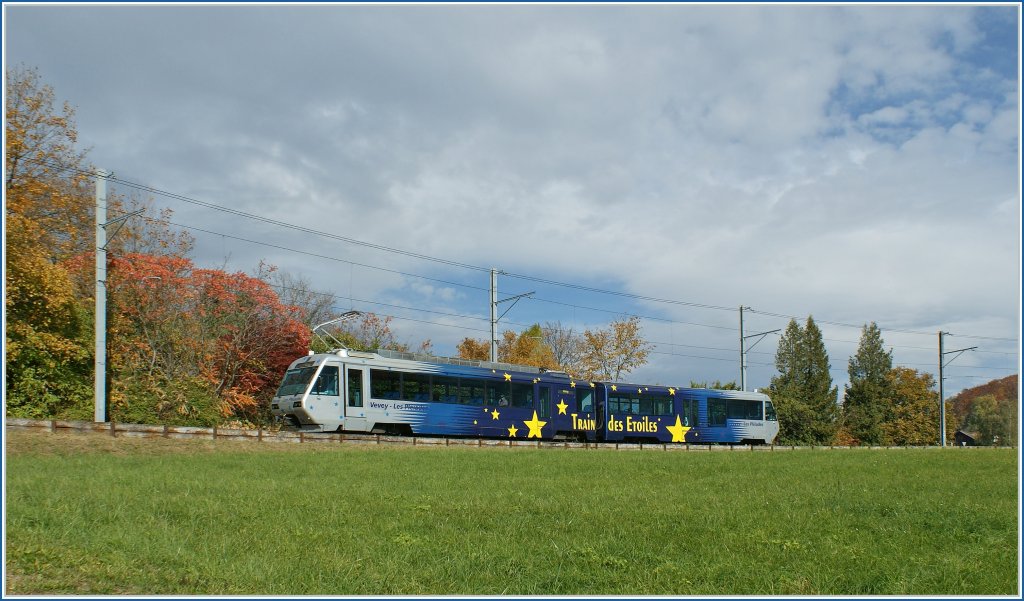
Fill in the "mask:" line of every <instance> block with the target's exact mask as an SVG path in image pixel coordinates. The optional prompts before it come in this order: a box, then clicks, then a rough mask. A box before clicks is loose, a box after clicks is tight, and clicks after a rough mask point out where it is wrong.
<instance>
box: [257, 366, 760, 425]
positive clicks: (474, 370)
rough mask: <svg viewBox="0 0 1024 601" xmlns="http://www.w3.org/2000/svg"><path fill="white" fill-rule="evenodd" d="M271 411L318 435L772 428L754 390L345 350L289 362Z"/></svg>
mask: <svg viewBox="0 0 1024 601" xmlns="http://www.w3.org/2000/svg"><path fill="white" fill-rule="evenodd" d="M755 405H756V406H757V407H759V408H760V409H757V410H755V409H756V408H755ZM271 410H272V412H273V414H274V415H275V416H277V417H278V418H280V419H282V420H286V421H288V422H290V423H291V424H292V425H293V426H295V427H296V428H299V429H302V430H308V431H321V432H333V431H353V432H375V433H385V434H413V435H441V436H472V437H488V438H511V439H537V440H541V439H548V440H550V439H565V440H570V439H571V440H587V441H598V440H608V441H619V440H627V441H628V440H640V441H660V442H691V443H692V442H750V443H757V442H767V443H771V441H772V440H774V438H775V434H776V433H777V432H778V422H777V421H775V417H774V409H772V408H771V401H768V400H767V397H765V396H764V395H759V394H757V393H735V392H726V391H711V390H703V389H697V390H694V389H676V388H671V387H663V386H638V385H635V384H616V383H603V382H582V381H576V380H575V379H573V378H570V377H569V376H567V375H566V374H564V373H562V372H556V371H545V370H540V369H537V368H534V367H526V366H515V365H508V364H501V363H489V362H485V361H465V360H460V359H444V358H436V357H429V358H428V357H419V356H415V355H410V354H407V353H396V352H392V351H378V352H376V353H371V352H361V351H353V350H348V349H341V350H338V351H335V352H332V353H323V354H315V355H309V356H307V357H303V358H301V359H298V360H296V361H294V362H293V363H292V364H291V366H290V367H289V369H288V371H287V373H286V374H285V376H284V379H283V381H282V383H281V386H280V388H279V389H278V391H277V394H276V395H275V396H274V399H273V401H272V404H271ZM723 412H724V413H723ZM741 414H742V415H741ZM723 415H724V416H725V417H724V418H722V419H720V418H721V416H723ZM756 416H759V417H756ZM755 417H756V419H755ZM723 420H724V421H723ZM772 426H774V429H773V428H772Z"/></svg>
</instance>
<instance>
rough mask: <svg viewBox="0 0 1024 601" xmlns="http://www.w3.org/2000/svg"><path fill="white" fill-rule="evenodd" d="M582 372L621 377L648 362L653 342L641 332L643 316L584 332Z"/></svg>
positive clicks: (588, 376) (600, 377)
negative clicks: (648, 340) (646, 339)
mask: <svg viewBox="0 0 1024 601" xmlns="http://www.w3.org/2000/svg"><path fill="white" fill-rule="evenodd" d="M583 340H584V343H583V351H582V357H581V363H580V368H579V369H580V373H573V375H575V376H578V377H581V378H586V379H588V380H616V381H617V380H619V379H620V378H621V377H622V376H623V375H625V374H627V373H629V372H631V371H633V370H634V369H636V368H637V367H640V366H641V365H644V364H645V363H647V355H648V354H649V353H650V352H651V349H652V348H653V345H652V344H651V343H649V342H647V341H645V340H644V339H643V338H642V337H641V335H640V318H639V317H635V316H634V317H630V318H629V319H625V320H617V321H613V322H612V323H611V324H610V325H609V326H608V328H607V329H602V330H597V331H591V330H586V331H585V332H583Z"/></svg>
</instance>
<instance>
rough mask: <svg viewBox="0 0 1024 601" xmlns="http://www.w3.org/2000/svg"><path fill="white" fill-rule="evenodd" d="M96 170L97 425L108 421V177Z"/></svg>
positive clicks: (103, 172) (104, 172)
mask: <svg viewBox="0 0 1024 601" xmlns="http://www.w3.org/2000/svg"><path fill="white" fill-rule="evenodd" d="M109 175H110V174H109V173H107V172H106V171H103V170H102V169H97V170H96V359H95V370H94V371H95V377H96V380H95V385H94V390H95V398H96V414H95V418H94V419H95V421H96V422H105V421H107V177H108V176H109Z"/></svg>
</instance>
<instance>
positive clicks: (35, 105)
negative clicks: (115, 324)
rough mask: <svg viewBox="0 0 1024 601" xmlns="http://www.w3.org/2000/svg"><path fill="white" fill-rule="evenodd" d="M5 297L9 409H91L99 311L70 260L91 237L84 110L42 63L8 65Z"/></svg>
mask: <svg viewBox="0 0 1024 601" xmlns="http://www.w3.org/2000/svg"><path fill="white" fill-rule="evenodd" d="M6 91H7V98H6V108H7V121H6V124H5V125H6V127H5V131H6V138H7V139H6V146H5V148H4V150H5V167H6V176H7V177H6V181H5V188H4V192H5V213H6V232H5V233H6V240H5V248H4V258H5V274H4V275H5V285H6V291H5V292H6V294H5V298H4V303H5V309H6V317H7V328H6V332H5V334H6V339H5V343H6V350H7V364H6V369H7V374H6V376H7V377H6V390H5V393H6V406H7V410H8V414H9V415H17V416H22V417H54V416H59V417H70V418H82V417H85V416H87V415H89V414H91V406H90V405H89V399H90V395H91V374H92V365H91V364H92V350H91V346H92V335H91V328H92V320H91V316H90V314H89V313H88V312H87V311H85V310H83V307H82V305H81V303H80V302H79V299H77V298H76V296H75V291H74V287H73V286H72V283H71V280H70V278H69V276H68V272H67V270H66V269H65V268H64V266H63V265H62V261H64V260H65V259H67V258H69V257H71V256H74V254H75V253H77V252H80V251H81V250H82V249H83V248H84V247H85V245H87V244H88V241H89V240H90V235H91V227H90V225H91V223H90V222H91V219H92V216H93V213H92V200H91V196H90V191H91V187H89V183H88V178H87V176H86V175H85V173H84V172H85V171H86V170H87V169H88V167H87V166H85V165H84V155H83V153H80V152H77V151H75V149H74V145H75V142H76V140H77V136H78V134H77V132H76V130H75V125H74V120H73V117H74V111H73V110H72V109H71V107H70V106H68V105H67V104H65V105H64V106H63V108H62V109H58V108H56V107H55V106H54V92H53V89H52V88H50V87H49V86H46V85H43V84H42V82H41V81H40V80H39V75H38V73H37V72H36V71H35V70H30V69H24V68H20V69H13V70H8V72H7V87H6Z"/></svg>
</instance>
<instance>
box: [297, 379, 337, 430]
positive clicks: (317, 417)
mask: <svg viewBox="0 0 1024 601" xmlns="http://www.w3.org/2000/svg"><path fill="white" fill-rule="evenodd" d="M338 369H339V368H338V366H337V365H324V366H323V367H322V368H321V369H320V373H319V374H317V376H316V380H315V381H314V382H313V385H312V386H311V387H310V388H309V396H308V397H307V398H306V405H305V408H306V411H307V412H308V413H309V416H308V418H307V420H313V423H326V424H329V423H331V421H333V420H336V419H338V418H340V417H341V388H340V385H339V384H338ZM328 427H330V426H328Z"/></svg>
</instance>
